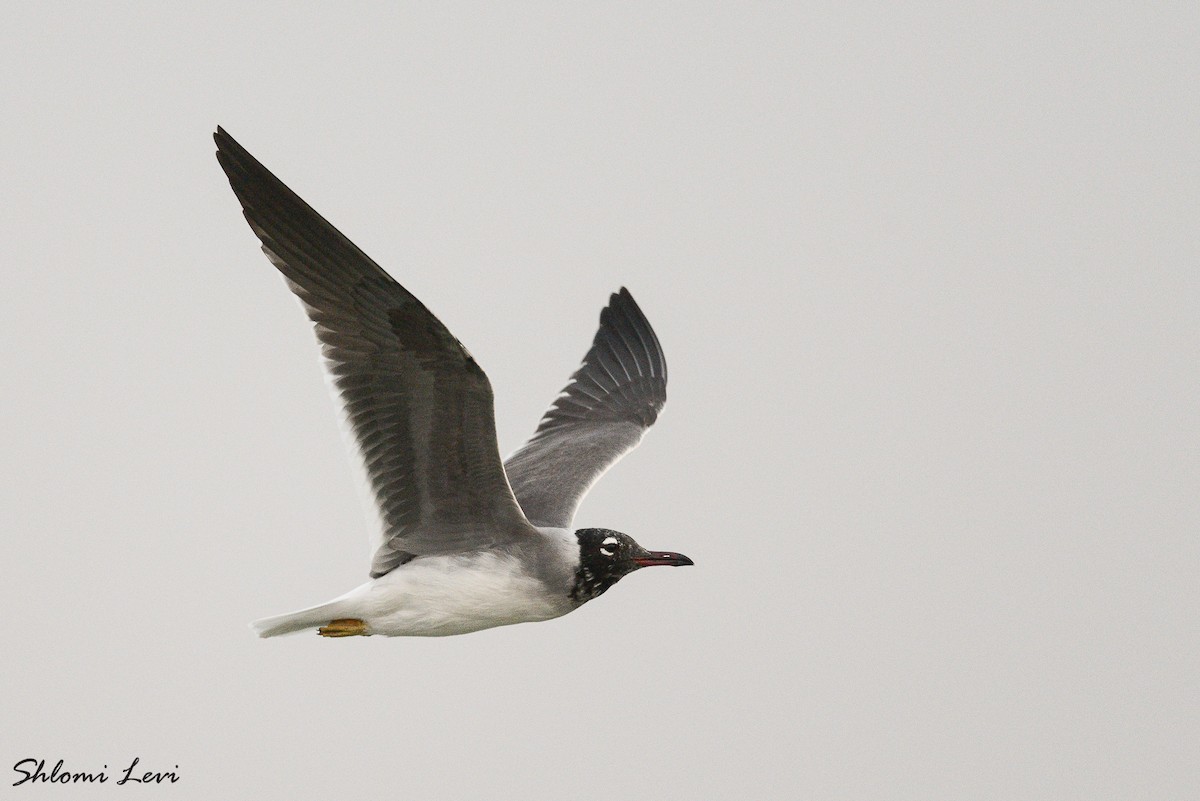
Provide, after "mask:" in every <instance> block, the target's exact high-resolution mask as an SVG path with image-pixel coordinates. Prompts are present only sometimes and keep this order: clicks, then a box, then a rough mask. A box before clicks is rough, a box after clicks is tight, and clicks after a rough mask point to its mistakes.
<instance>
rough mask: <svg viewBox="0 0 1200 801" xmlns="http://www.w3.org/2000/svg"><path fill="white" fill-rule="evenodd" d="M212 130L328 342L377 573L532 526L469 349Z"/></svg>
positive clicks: (260, 232)
mask: <svg viewBox="0 0 1200 801" xmlns="http://www.w3.org/2000/svg"><path fill="white" fill-rule="evenodd" d="M214 139H215V140H216V143H217V160H218V161H219V162H220V163H221V167H222V168H223V169H224V170H225V174H226V175H227V176H228V178H229V184H230V186H232V187H233V191H234V193H235V194H236V195H237V197H238V200H240V201H241V203H242V208H243V209H244V211H245V215H246V220H247V221H248V222H249V223H250V227H251V229H253V231H254V233H255V234H257V236H258V238H259V239H260V240H261V241H262V249H263V252H265V253H266V254H267V258H269V259H270V260H271V262H272V263H273V264H274V265H275V266H276V267H277V268H278V269H279V271H280V272H281V273H283V275H284V277H285V278H286V279H287V283H288V286H289V287H290V288H291V290H292V291H293V292H295V293H296V295H297V296H298V297H299V298H300V300H301V302H302V303H303V304H304V308H305V311H307V312H308V316H309V318H310V319H311V320H312V321H313V324H314V328H315V329H316V333H317V339H318V340H320V342H321V352H322V353H323V354H324V355H325V369H326V372H328V373H329V375H330V376H331V378H332V379H333V383H334V385H335V386H336V388H337V395H338V398H339V399H340V400H341V403H342V406H343V411H344V412H345V416H346V421H347V422H348V424H349V426H350V428H351V431H352V433H353V435H354V439H355V442H356V444H357V446H358V455H359V456H360V457H361V461H362V468H363V470H364V471H365V473H366V478H367V481H368V484H369V486H370V489H371V494H372V496H373V498H374V502H375V509H376V511H377V512H378V516H379V529H378V532H377V537H376V540H375V547H376V550H375V556H374V559H373V561H372V563H371V575H372V576H373V577H378V576H382V575H384V574H385V573H387V572H389V571H390V570H392V569H393V568H395V567H397V566H399V565H401V564H403V563H405V562H407V561H408V560H410V559H412V558H414V557H416V556H421V555H426V554H444V553H455V552H458V551H464V550H471V549H474V548H479V547H485V546H487V545H489V544H494V543H496V542H502V541H506V540H510V539H516V538H519V537H520V536H522V534H528V533H532V531H533V530H532V529H531V528H530V526H529V523H528V521H527V520H526V519H525V517H524V515H522V513H521V509H520V507H519V506H518V505H517V502H516V500H515V498H514V497H513V493H512V490H511V489H510V488H509V485H508V481H507V480H506V479H505V476H504V469H503V467H502V465H501V463H500V453H499V449H498V447H497V445H496V424H495V418H494V412H493V409H492V388H491V385H490V384H489V383H488V379H487V376H486V375H484V373H483V370H482V369H480V367H479V365H478V364H476V363H475V359H474V358H472V357H471V354H470V353H468V352H467V350H466V348H464V347H463V346H462V344H461V343H460V342H459V341H458V340H457V339H455V338H454V336H453V335H452V334H451V333H450V332H449V331H447V330H446V327H445V326H444V325H442V324H441V322H439V321H438V319H437V318H436V317H434V316H433V315H432V314H431V313H430V312H429V310H428V309H426V308H425V306H424V305H423V304H422V303H421V301H419V300H417V299H416V298H415V297H413V295H412V294H410V293H409V292H408V290H406V289H405V288H404V287H402V286H400V284H398V283H396V281H395V280H394V279H393V278H392V277H391V276H390V275H388V274H387V273H385V272H384V271H383V269H382V268H380V267H379V265H378V264H376V263H375V262H374V261H372V260H371V259H370V258H369V257H368V256H367V255H366V254H365V253H363V252H362V251H361V250H359V249H358V248H357V247H356V246H355V245H354V243H353V242H351V241H350V240H349V239H347V238H346V237H345V236H344V235H342V233H341V232H340V231H338V230H337V229H336V228H334V227H333V226H332V225H330V224H329V223H328V222H327V221H326V220H325V219H324V218H323V217H321V215H319V214H317V212H316V211H314V210H313V209H312V207H311V206H309V205H308V204H307V203H305V202H304V201H303V200H301V199H300V197H299V196H297V195H296V194H295V193H294V192H292V190H290V189H288V188H287V186H285V185H284V184H283V182H282V181H280V180H279V179H278V178H276V177H275V176H274V175H272V174H271V173H270V171H268V170H267V168H266V167H264V166H263V165H262V164H260V163H259V162H258V161H257V160H256V159H255V158H254V157H253V156H251V155H250V154H249V153H248V152H247V151H246V150H245V148H243V147H242V146H241V145H239V144H238V143H237V142H236V141H234V139H233V137H231V136H230V135H229V134H227V133H225V131H223V130H222V129H220V128H218V129H217V133H216V134H215V136H214Z"/></svg>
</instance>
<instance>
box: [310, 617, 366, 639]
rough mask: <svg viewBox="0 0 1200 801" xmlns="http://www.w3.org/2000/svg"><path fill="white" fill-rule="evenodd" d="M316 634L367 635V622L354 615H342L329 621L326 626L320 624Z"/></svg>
mask: <svg viewBox="0 0 1200 801" xmlns="http://www.w3.org/2000/svg"><path fill="white" fill-rule="evenodd" d="M317 634H320V635H321V636H322V637H359V636H362V637H367V636H369V635H368V634H367V624H366V623H364V622H362V621H361V620H359V619H358V618H356V617H343V618H339V619H337V620H331V621H329V625H328V626H321V628H319V629H317Z"/></svg>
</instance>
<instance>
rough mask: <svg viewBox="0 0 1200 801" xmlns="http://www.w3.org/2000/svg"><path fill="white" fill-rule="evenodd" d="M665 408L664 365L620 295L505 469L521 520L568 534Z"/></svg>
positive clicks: (624, 293)
mask: <svg viewBox="0 0 1200 801" xmlns="http://www.w3.org/2000/svg"><path fill="white" fill-rule="evenodd" d="M666 402H667V360H666V357H664V356H663V352H662V347H661V346H660V345H659V344H658V337H657V336H655V335H654V329H653V328H651V327H650V323H649V321H647V320H646V316H645V315H644V314H642V310H641V309H639V308H638V305H637V303H635V302H634V300H633V296H632V295H630V294H629V290H627V289H625V288H624V287H622V288H621V291H620V292H618V293H616V294H614V295H613V296H612V297H611V298H610V299H609V302H608V306H607V307H606V308H605V309H604V310H603V311H602V312H601V313H600V330H599V331H597V332H596V337H595V339H594V340H593V341H592V348H591V350H589V351H588V352H587V355H586V356H584V357H583V364H582V365H581V366H580V367H579V369H578V370H576V371H575V374H574V375H572V376H571V380H570V383H568V384H567V386H566V388H565V389H564V390H563V391H562V394H560V395H559V396H558V399H557V400H555V401H554V404H553V405H552V406H551V407H550V410H549V411H547V412H546V416H545V417H543V418H542V421H541V423H540V424H539V425H538V427H537V431H536V432H535V433H534V435H533V437H532V438H531V439H530V440H529V442H527V443H525V445H524V446H523V447H522V448H521V449H520V450H519V451H517V452H516V453H514V454H513V455H512V456H510V457H509V458H508V461H506V462H505V463H504V470H505V472H506V473H508V481H509V483H510V484H511V485H512V488H513V492H514V493H515V494H516V496H517V501H518V502H519V503H520V504H521V509H522V510H523V511H524V512H525V517H527V518H528V519H529V521H530V522H531V523H533V524H534V525H537V526H554V527H558V528H570V526H571V520H572V519H573V518H574V517H575V510H576V508H578V506H579V502H580V501H581V500H583V496H584V495H585V494H586V493H587V491H588V489H589V488H590V487H591V486H592V484H594V483H595V482H596V479H598V478H600V476H601V475H603V474H604V471H606V470H608V468H609V467H611V466H612V465H613V464H614V463H616V461H617V460H618V459H620V458H621V457H622V456H624V455H625V454H626V453H628V452H629V451H631V450H633V449H634V448H635V447H636V446H637V444H638V443H639V442H641V440H642V436H643V435H644V434H645V433H646V430H647V429H648V428H650V426H651V425H653V424H654V421H655V420H656V419H658V413H659V412H660V411H662V408H663V404H665V403H666Z"/></svg>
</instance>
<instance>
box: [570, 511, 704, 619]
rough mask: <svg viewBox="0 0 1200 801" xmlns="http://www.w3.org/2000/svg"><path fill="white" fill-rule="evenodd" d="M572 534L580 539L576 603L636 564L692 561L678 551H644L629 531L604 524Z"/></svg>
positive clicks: (683, 563) (607, 586) (672, 563)
mask: <svg viewBox="0 0 1200 801" xmlns="http://www.w3.org/2000/svg"><path fill="white" fill-rule="evenodd" d="M575 538H576V539H578V540H579V568H578V569H577V570H576V571H575V586H574V587H573V588H572V590H571V597H572V598H573V599H575V601H577V602H578V603H584V602H585V601H590V600H591V599H593V598H595V597H596V596H597V595H600V594H601V593H602V592H604V591H605V590H607V589H608V588H609V587H611V586H612V585H614V584H616V583H617V582H618V581H620V580H621V577H622V576H625V575H628V574H629V573H632V572H633V571H635V570H638V569H639V568H643V567H654V566H656V565H671V566H676V567H678V566H681V565H690V564H693V562H692V560H691V559H688V558H687V557H686V556H684V555H683V554H681V553H673V552H671V551H647V550H646V549H645V548H643V547H642V546H640V545H638V544H637V542H635V541H634V539H633V537H631V536H629V535H628V534H622V533H621V532H619V531H612V530H610V529H607V528H581V529H579V530H578V531H576V532H575Z"/></svg>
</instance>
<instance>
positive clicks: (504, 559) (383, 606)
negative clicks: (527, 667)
mask: <svg viewBox="0 0 1200 801" xmlns="http://www.w3.org/2000/svg"><path fill="white" fill-rule="evenodd" d="M343 600H344V602H345V603H346V607H345V608H347V610H348V611H347V614H349V610H350V609H354V610H355V611H356V613H357V614H355V615H353V616H356V617H359V618H361V619H362V620H363V621H364V622H365V623H366V624H367V631H368V632H369V633H371V634H384V635H388V636H401V635H409V636H413V635H416V636H430V637H437V636H445V635H449V634H466V633H467V632H471V631H479V630H480V629H486V628H491V627H493V626H505V625H509V624H511V623H524V622H528V621H535V620H549V619H550V618H554V617H558V616H560V615H563V614H566V613H567V612H569V611H571V609H572V605H571V603H570V600H569V599H568V598H567V597H566V596H565V595H563V593H561V592H557V591H551V590H550V588H548V587H547V586H546V585H545V584H544V583H543V582H542V581H540V580H538V579H537V578H535V577H534V576H532V575H530V574H529V573H527V572H526V571H525V570H522V569H521V567H520V565H519V563H518V562H517V560H516V559H515V558H513V557H512V556H510V555H508V554H504V553H499V552H483V553H480V552H475V553H471V554H460V555H453V556H426V557H420V558H418V559H414V560H413V561H411V562H409V563H408V564H406V565H402V566H401V567H399V568H397V569H396V570H393V571H392V572H390V573H388V574H387V575H385V576H381V577H380V578H378V579H376V580H374V581H371V582H368V583H367V584H364V585H362V586H361V587H359V588H357V589H356V590H354V591H352V592H350V593H348V594H347V595H346V596H344V598H343Z"/></svg>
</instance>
